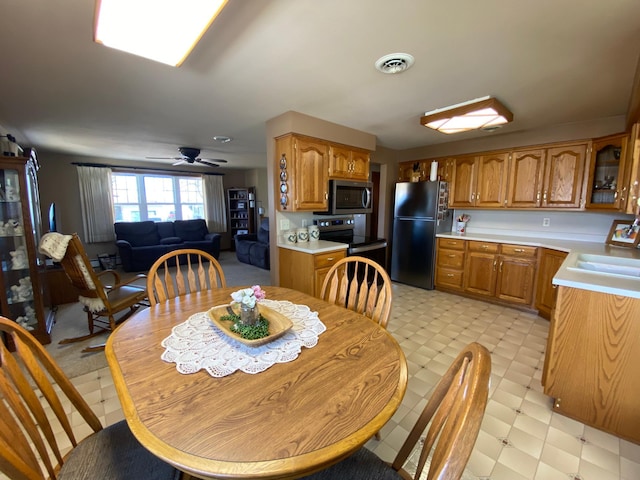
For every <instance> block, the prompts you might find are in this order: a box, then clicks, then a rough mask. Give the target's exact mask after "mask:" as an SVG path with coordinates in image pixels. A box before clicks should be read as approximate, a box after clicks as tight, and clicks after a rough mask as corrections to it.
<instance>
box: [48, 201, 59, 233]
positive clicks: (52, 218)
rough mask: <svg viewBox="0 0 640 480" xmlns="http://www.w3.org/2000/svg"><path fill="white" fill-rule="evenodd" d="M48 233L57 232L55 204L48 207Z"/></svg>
mask: <svg viewBox="0 0 640 480" xmlns="http://www.w3.org/2000/svg"><path fill="white" fill-rule="evenodd" d="M49 231H50V232H57V231H58V221H57V219H56V203H55V202H53V203H52V204H51V205H49Z"/></svg>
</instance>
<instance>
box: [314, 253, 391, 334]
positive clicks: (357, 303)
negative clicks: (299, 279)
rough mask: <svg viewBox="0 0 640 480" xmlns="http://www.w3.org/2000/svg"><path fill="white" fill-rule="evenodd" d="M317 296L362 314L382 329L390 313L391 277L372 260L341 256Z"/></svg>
mask: <svg viewBox="0 0 640 480" xmlns="http://www.w3.org/2000/svg"><path fill="white" fill-rule="evenodd" d="M320 298H322V299H323V300H327V301H328V302H330V303H333V304H336V305H340V306H342V307H345V308H348V309H350V310H353V311H355V312H358V313H362V314H363V315H365V316H367V317H369V318H371V319H372V320H374V321H375V322H377V323H378V324H380V325H381V326H382V327H384V328H386V327H387V322H388V321H389V313H390V312H391V302H392V293H391V279H390V278H389V275H388V274H387V272H385V270H384V268H382V267H381V266H380V265H379V264H378V263H376V262H374V261H373V260H370V259H368V258H364V257H359V256H351V257H345V258H343V259H341V260H339V261H338V262H336V263H335V264H334V265H333V267H331V269H330V270H329V272H328V273H327V276H326V277H325V279H324V282H323V283H322V290H321V293H320Z"/></svg>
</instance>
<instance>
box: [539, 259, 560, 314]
mask: <svg viewBox="0 0 640 480" xmlns="http://www.w3.org/2000/svg"><path fill="white" fill-rule="evenodd" d="M565 258H567V253H566V252H561V251H559V250H553V249H551V248H541V249H540V262H539V264H538V278H537V281H536V303H535V307H536V309H537V310H538V315H540V316H541V317H543V318H546V319H550V318H551V312H553V309H554V308H555V305H556V296H557V293H558V289H557V288H556V287H555V285H553V283H552V281H553V277H554V275H555V274H556V273H557V271H558V269H559V268H560V266H561V265H562V262H564V260H565Z"/></svg>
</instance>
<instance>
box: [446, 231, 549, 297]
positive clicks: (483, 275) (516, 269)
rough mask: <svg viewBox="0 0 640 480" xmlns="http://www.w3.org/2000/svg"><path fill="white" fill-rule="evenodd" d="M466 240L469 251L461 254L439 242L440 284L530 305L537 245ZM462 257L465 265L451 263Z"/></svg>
mask: <svg viewBox="0 0 640 480" xmlns="http://www.w3.org/2000/svg"><path fill="white" fill-rule="evenodd" d="M439 240H440V241H441V240H444V239H442V238H441V239H439ZM464 243H465V244H466V246H465V250H466V251H465V252H461V253H460V254H459V255H456V254H455V250H451V249H450V248H445V247H443V244H442V243H439V245H438V247H439V248H438V270H437V274H436V278H437V280H438V282H437V284H436V285H437V286H438V287H442V288H445V289H460V290H463V291H464V292H465V293H468V294H471V295H474V296H482V297H485V298H487V299H491V300H498V301H500V302H501V303H508V304H512V305H522V306H525V307H529V308H531V306H532V304H533V292H534V290H535V279H536V266H537V260H538V258H537V255H538V249H537V248H536V247H531V246H525V245H511V244H500V243H494V242H480V241H476V240H469V241H466V242H464ZM459 259H462V261H463V262H464V263H463V267H460V268H459V269H456V268H454V267H455V265H454V266H453V267H452V266H451V263H452V262H458V261H459ZM447 275H449V276H447ZM458 282H459V283H458Z"/></svg>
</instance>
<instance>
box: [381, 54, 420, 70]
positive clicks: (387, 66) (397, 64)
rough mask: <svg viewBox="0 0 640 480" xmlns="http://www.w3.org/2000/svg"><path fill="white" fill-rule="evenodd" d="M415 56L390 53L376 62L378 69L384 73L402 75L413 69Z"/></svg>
mask: <svg viewBox="0 0 640 480" xmlns="http://www.w3.org/2000/svg"><path fill="white" fill-rule="evenodd" d="M414 61H415V60H414V58H413V56H411V55H409V54H408V53H390V54H389V55H385V56H384V57H380V58H379V59H378V60H376V68H377V69H378V70H380V71H381V72H382V73H402V72H404V71H405V70H406V69H407V68H409V67H411V65H413V62H414Z"/></svg>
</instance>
